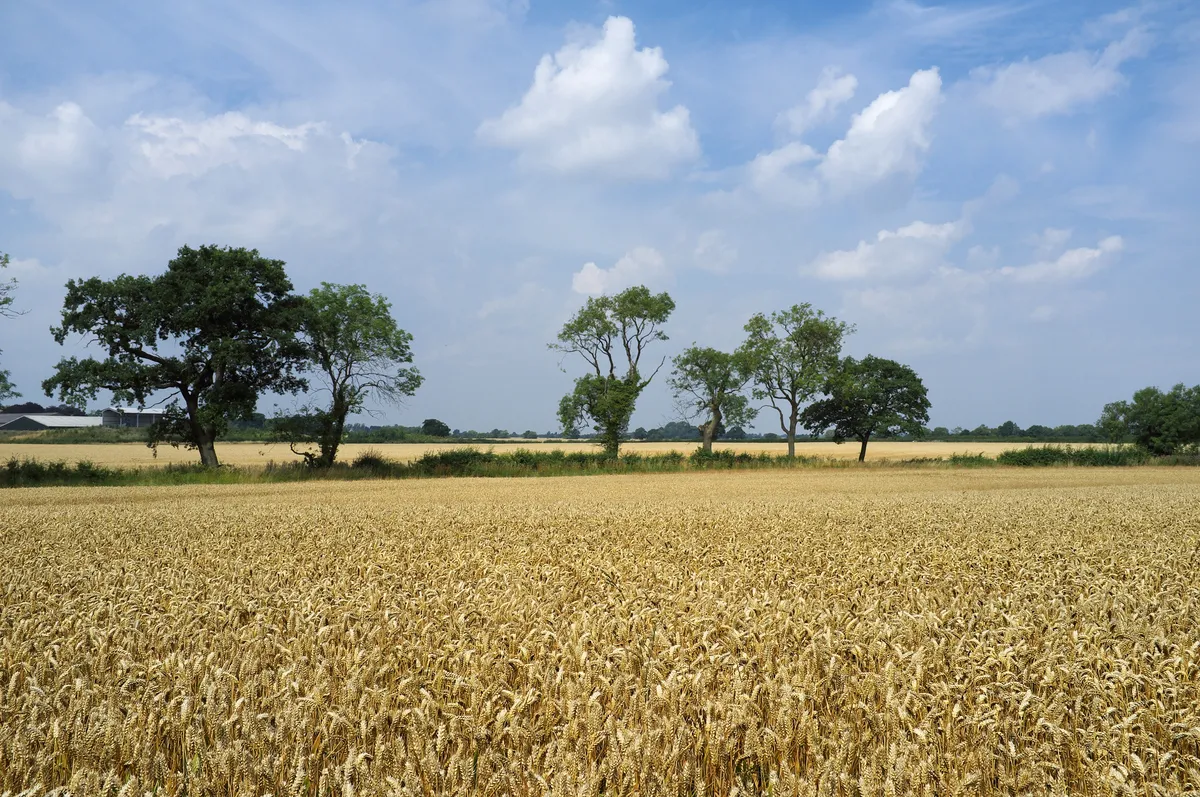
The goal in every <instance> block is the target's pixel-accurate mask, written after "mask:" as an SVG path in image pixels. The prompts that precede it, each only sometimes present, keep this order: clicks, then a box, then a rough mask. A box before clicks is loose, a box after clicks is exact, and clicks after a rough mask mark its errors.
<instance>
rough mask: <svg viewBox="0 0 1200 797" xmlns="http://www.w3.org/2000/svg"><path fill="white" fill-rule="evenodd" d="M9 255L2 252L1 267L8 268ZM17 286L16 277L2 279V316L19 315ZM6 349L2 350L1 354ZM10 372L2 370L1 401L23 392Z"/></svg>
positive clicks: (0, 293)
mask: <svg viewBox="0 0 1200 797" xmlns="http://www.w3.org/2000/svg"><path fill="white" fill-rule="evenodd" d="M8 263H9V258H8V255H6V254H4V253H3V252H0V269H5V268H8ZM16 288H17V281H16V280H15V279H10V280H0V318H13V317H14V316H17V315H19V313H17V312H16V311H15V310H13V307H12V306H13V301H14V300H13V291H15V290H16ZM3 353H4V351H3V350H0V354H3ZM9 376H10V373H9V372H8V371H0V401H5V400H7V399H10V398H17V397H19V396H20V395H21V394H20V393H18V392H17V390H16V388H15V387H14V386H13V383H12V382H10V381H9Z"/></svg>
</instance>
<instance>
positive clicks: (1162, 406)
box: [1099, 384, 1200, 456]
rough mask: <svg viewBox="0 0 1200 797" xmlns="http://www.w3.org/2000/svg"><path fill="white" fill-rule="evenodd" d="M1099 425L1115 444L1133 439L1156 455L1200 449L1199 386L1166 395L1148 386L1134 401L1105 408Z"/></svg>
mask: <svg viewBox="0 0 1200 797" xmlns="http://www.w3.org/2000/svg"><path fill="white" fill-rule="evenodd" d="M1099 426H1100V427H1101V428H1102V429H1103V430H1104V432H1105V434H1106V435H1107V436H1108V438H1109V439H1110V440H1112V441H1113V442H1121V441H1124V440H1126V439H1128V440H1132V441H1133V442H1134V443H1135V444H1137V445H1138V447H1140V448H1142V449H1144V450H1146V451H1149V452H1150V453H1151V454H1154V455H1156V456H1170V455H1172V454H1180V453H1186V452H1193V451H1196V450H1197V449H1200V385H1197V386H1195V387H1190V388H1189V387H1186V386H1184V385H1183V384H1178V385H1175V386H1174V387H1173V388H1171V389H1170V390H1169V391H1167V392H1165V393H1164V392H1163V391H1161V390H1159V389H1158V388H1156V387H1147V388H1143V389H1141V390H1139V391H1138V392H1136V393H1134V394H1133V400H1132V401H1115V402H1113V403H1111V404H1107V405H1105V407H1104V412H1103V414H1102V415H1101V416H1100V421H1099Z"/></svg>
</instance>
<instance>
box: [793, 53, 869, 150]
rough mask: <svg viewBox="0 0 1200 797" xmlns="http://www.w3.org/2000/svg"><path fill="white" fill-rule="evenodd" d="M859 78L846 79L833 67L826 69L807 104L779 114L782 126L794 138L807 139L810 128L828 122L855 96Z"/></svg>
mask: <svg viewBox="0 0 1200 797" xmlns="http://www.w3.org/2000/svg"><path fill="white" fill-rule="evenodd" d="M857 88H858V78H856V77H854V75H843V74H840V72H839V71H838V70H837V69H836V68H834V67H825V69H824V70H822V72H821V79H820V80H819V81H818V82H817V86H816V88H814V89H813V90H812V91H810V92H809V93H808V96H807V97H805V98H804V102H803V103H801V104H800V105H797V106H795V107H794V108H789V109H788V110H786V111H784V112H783V113H782V114H780V119H779V121H780V123H781V124H782V125H783V126H784V127H785V128H786V129H787V131H788V132H789V133H791V134H792V135H794V136H800V135H804V133H806V132H808V130H810V129H811V128H813V127H815V126H816V125H818V124H821V123H822V122H826V121H828V120H829V119H830V118H831V117H832V116H833V115H834V113H836V112H837V109H838V108H840V107H841V106H842V105H844V104H845V103H846V102H847V101H849V100H850V98H851V97H853V96H854V92H855V90H856V89H857Z"/></svg>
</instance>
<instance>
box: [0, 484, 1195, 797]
mask: <svg viewBox="0 0 1200 797" xmlns="http://www.w3.org/2000/svg"><path fill="white" fill-rule="evenodd" d="M1198 570H1200V469H1192V468H1176V469H1171V468H1152V467H1147V468H1127V469H1115V470H1106V469H1091V468H1087V469H1085V468H1072V469H1057V468H1055V469H1039V470H1027V469H1012V470H1007V469H1006V470H1000V471H995V470H991V469H988V470H946V469H925V470H910V469H886V470H858V469H852V470H842V469H838V470H833V469H827V470H803V471H758V472H722V473H685V474H668V475H643V476H600V477H574V478H547V479H512V480H507V479H462V480H460V479H440V480H416V481H382V482H349V483H338V482H323V483H317V484H314V483H306V484H274V485H238V486H215V485H210V486H203V487H165V488H86V489H85V488H57V489H22V490H7V491H0V590H2V591H3V599H2V600H0V792H7V791H12V792H16V791H19V790H22V789H28V788H34V787H40V788H41V789H42V790H46V789H51V788H54V787H57V786H69V787H70V793H71V794H75V795H92V794H115V793H116V792H117V791H118V790H121V793H123V794H139V795H140V794H143V793H156V794H165V795H182V794H184V793H186V794H189V795H192V794H231V795H232V794H253V795H263V794H273V795H285V794H287V795H292V794H303V795H317V794H320V795H326V794H343V795H346V794H361V795H376V794H409V795H428V794H455V795H459V794H461V795H509V794H517V795H568V794H569V795H576V794H587V795H599V794H603V795H650V794H659V795H683V794H687V795H700V794H714V795H730V794H740V795H750V794H771V795H791V794H800V795H867V796H868V797H883V796H884V795H888V796H889V797H890V795H897V794H899V795H909V794H917V795H939V796H940V795H955V794H966V795H978V796H980V797H986V796H990V795H1001V794H1003V795H1016V794H1043V795H1044V794H1055V795H1066V794H1071V795H1074V794H1081V795H1082V794H1088V795H1090V794H1139V795H1140V794H1147V795H1159V794H1161V795H1177V794H1178V795H1182V794H1188V793H1196V790H1197V789H1200V579H1198V578H1197V572H1198Z"/></svg>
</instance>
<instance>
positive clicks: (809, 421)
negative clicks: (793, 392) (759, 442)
mask: <svg viewBox="0 0 1200 797" xmlns="http://www.w3.org/2000/svg"><path fill="white" fill-rule="evenodd" d="M825 392H826V393H827V394H828V397H827V398H825V399H822V400H820V401H817V402H814V403H813V404H810V405H809V406H808V407H807V408H806V409H805V410H804V412H803V413H801V416H800V419H801V422H802V423H803V424H804V426H805V427H806V428H808V429H810V430H812V432H813V433H814V434H822V433H824V432H825V431H826V430H828V429H832V430H833V439H834V440H835V441H837V442H839V443H840V442H843V441H845V440H848V439H852V440H858V441H860V442H862V443H863V451H864V452H865V450H866V443H867V441H868V440H870V439H871V438H872V437H874V436H877V435H881V434H902V433H907V434H912V435H920V434H922V433H923V432H924V429H925V424H926V423H928V422H929V407H930V404H929V398H928V395H927V393H926V390H925V385H924V383H922V382H921V378H920V377H919V376H917V374H916V372H915V371H913V369H911V368H909V367H908V366H907V365H901V364H900V363H898V362H895V361H894V360H885V359H883V358H881V357H875V356H871V355H868V356H867V357H864V358H863V359H862V360H855V359H854V358H853V357H847V358H846V359H845V360H843V361H842V363H841V366H840V367H839V368H838V369H837V371H835V372H834V374H833V375H832V376H831V377H830V379H829V382H828V384H827V385H826V387H825ZM860 459H861V457H860Z"/></svg>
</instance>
